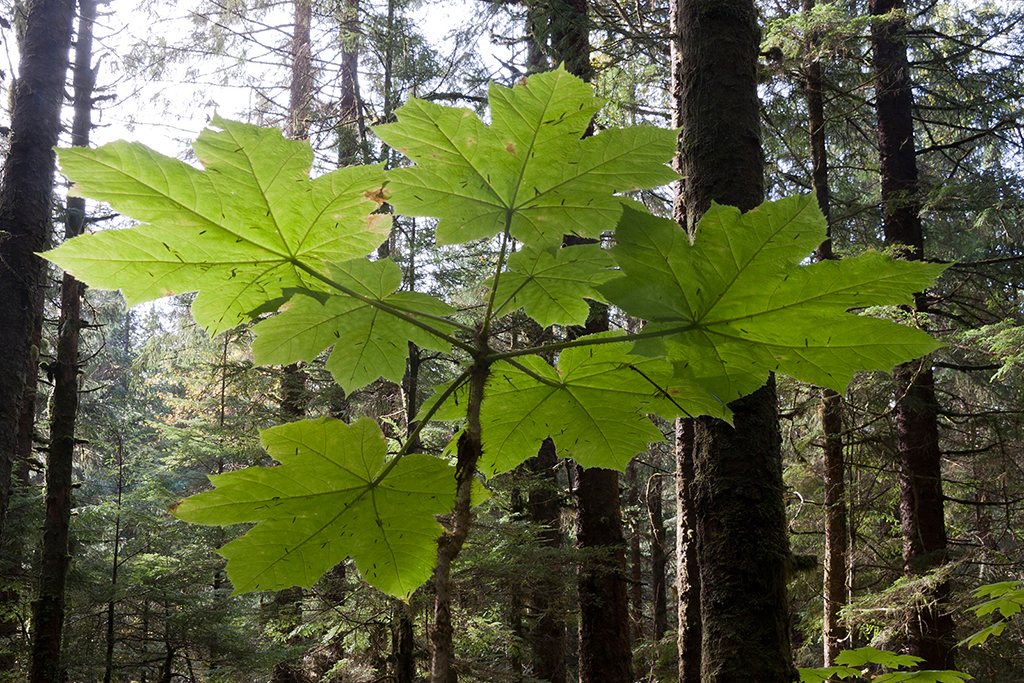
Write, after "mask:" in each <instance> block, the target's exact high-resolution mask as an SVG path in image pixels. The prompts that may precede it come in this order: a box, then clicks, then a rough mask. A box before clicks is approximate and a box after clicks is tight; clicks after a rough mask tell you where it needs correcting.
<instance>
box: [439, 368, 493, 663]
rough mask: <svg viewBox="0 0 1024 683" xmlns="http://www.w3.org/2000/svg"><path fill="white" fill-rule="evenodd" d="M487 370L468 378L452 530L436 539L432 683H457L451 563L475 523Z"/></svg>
mask: <svg viewBox="0 0 1024 683" xmlns="http://www.w3.org/2000/svg"><path fill="white" fill-rule="evenodd" d="M487 375H488V368H487V366H485V365H482V364H480V363H476V364H474V365H473V367H472V369H471V372H470V377H469V404H468V407H467V411H466V414H467V424H466V430H465V431H464V432H463V433H462V436H461V437H459V445H458V455H457V461H456V466H455V485H456V489H455V507H454V508H453V509H452V515H451V524H450V529H449V530H448V531H446V532H445V533H443V534H441V538H439V539H438V540H437V565H436V566H435V567H434V623H432V624H431V625H430V628H429V630H428V635H429V636H430V644H431V660H430V683H455V682H456V681H457V680H458V674H457V673H456V670H455V647H454V644H453V643H452V635H453V633H454V629H453V627H452V611H451V610H452V597H453V593H452V581H451V573H452V562H454V561H455V558H456V557H458V555H459V552H460V551H461V550H462V545H463V543H465V542H466V536H468V535H469V527H470V524H471V522H472V516H471V513H470V508H471V496H472V489H473V475H474V473H475V472H476V464H477V461H478V460H479V459H480V455H481V453H482V452H483V446H482V442H481V432H480V406H481V405H482V404H483V399H484V385H485V384H486V383H487Z"/></svg>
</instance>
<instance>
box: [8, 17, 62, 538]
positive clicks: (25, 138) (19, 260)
mask: <svg viewBox="0 0 1024 683" xmlns="http://www.w3.org/2000/svg"><path fill="white" fill-rule="evenodd" d="M26 9H27V12H26V20H25V34H24V39H23V41H22V50H21V62H20V75H19V77H18V80H17V81H16V82H15V85H14V89H13V94H12V106H11V109H12V114H11V147H10V150H9V151H8V154H7V160H6V163H5V164H4V169H3V180H2V183H0V291H2V292H3V293H4V296H3V303H2V305H0V348H2V349H3V350H4V353H3V359H2V360H0V538H2V537H3V530H4V523H5V522H6V519H7V507H8V504H9V502H10V493H11V471H12V467H13V462H14V455H15V453H16V452H17V449H18V440H19V434H20V431H21V419H22V407H23V405H24V402H25V388H26V383H27V381H28V377H27V373H28V371H29V368H30V366H32V367H34V360H35V359H38V357H39V347H38V345H36V346H35V348H34V349H33V345H32V339H33V336H34V334H35V330H36V329H37V328H38V327H39V326H40V324H41V317H40V316H41V312H42V311H41V308H40V307H39V306H38V298H37V297H38V294H39V292H40V288H41V287H42V281H43V276H44V273H45V268H44V265H43V260H42V259H40V258H39V257H38V256H36V255H35V252H38V251H43V250H44V249H45V248H46V245H47V241H48V237H49V224H50V204H51V200H52V197H53V171H54V161H55V159H54V152H53V147H54V145H56V144H57V136H58V134H59V133H60V113H61V108H62V106H63V104H64V79H65V78H66V76H67V71H68V51H69V49H70V47H71V25H72V21H73V19H74V16H75V3H74V0H34V1H32V2H29V3H27V8H26Z"/></svg>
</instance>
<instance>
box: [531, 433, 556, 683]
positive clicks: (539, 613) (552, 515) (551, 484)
mask: <svg viewBox="0 0 1024 683" xmlns="http://www.w3.org/2000/svg"><path fill="white" fill-rule="evenodd" d="M526 466H527V468H528V469H529V470H530V471H531V472H533V473H534V475H535V476H536V477H537V479H538V481H537V485H536V486H535V487H534V488H533V489H532V490H531V491H530V495H529V497H528V499H527V503H526V509H527V511H528V513H529V515H530V520H531V521H532V522H533V523H534V524H536V525H538V526H539V527H540V528H541V532H540V541H541V543H542V544H543V545H544V546H546V547H548V548H561V547H562V527H561V523H562V519H561V517H562V515H561V512H562V505H561V501H560V495H559V494H560V492H559V487H558V478H557V476H556V475H555V468H557V467H558V455H557V453H556V451H555V442H554V441H552V440H551V439H545V440H544V443H543V444H541V447H540V451H539V452H538V453H537V455H536V456H534V457H532V458H530V459H529V460H527V461H526ZM564 590H565V586H564V585H563V584H562V582H561V581H560V580H559V579H558V578H557V577H556V576H552V575H546V576H543V577H541V578H540V579H539V580H538V581H537V582H536V583H534V585H533V587H532V590H531V591H530V597H529V609H530V613H531V615H532V617H533V624H532V627H531V628H530V632H529V635H528V636H527V637H528V639H529V644H530V653H531V659H532V661H533V675H534V676H535V677H536V678H539V679H540V680H542V681H549V682H550V683H565V681H566V662H565V620H564V619H563V617H562V615H561V613H560V611H559V610H558V608H557V605H558V600H557V596H558V595H559V594H560V593H561V592H562V591H564Z"/></svg>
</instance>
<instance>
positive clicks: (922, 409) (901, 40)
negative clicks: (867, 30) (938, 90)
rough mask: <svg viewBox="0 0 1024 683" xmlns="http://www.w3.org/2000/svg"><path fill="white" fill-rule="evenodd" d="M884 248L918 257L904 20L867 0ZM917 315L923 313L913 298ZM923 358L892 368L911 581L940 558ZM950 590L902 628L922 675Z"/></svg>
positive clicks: (938, 643) (948, 651)
mask: <svg viewBox="0 0 1024 683" xmlns="http://www.w3.org/2000/svg"><path fill="white" fill-rule="evenodd" d="M870 9H871V15H872V16H873V17H874V21H873V23H872V28H871V46H872V53H873V55H874V69H875V96H876V105H875V106H876V110H877V115H878V151H879V158H880V164H879V167H880V171H881V180H882V211H883V221H884V222H883V230H884V232H885V243H886V245H888V246H891V247H897V248H899V249H900V255H901V256H902V257H903V258H906V259H908V260H913V261H917V260H921V259H922V258H924V231H923V229H922V225H921V199H920V194H919V188H918V177H917V155H916V152H915V146H914V123H913V116H912V108H913V95H912V92H911V86H910V65H909V62H908V60H907V41H906V35H907V28H908V27H907V16H906V4H905V2H904V1H903V0H871V7H870ZM916 309H917V312H918V313H927V306H926V305H925V303H924V297H922V296H918V297H917V305H916ZM930 362H931V361H930V358H927V357H926V358H924V359H922V360H921V361H915V362H911V363H904V364H902V365H900V366H898V367H897V368H896V370H895V371H894V377H895V380H896V416H895V419H896V451H897V458H898V460H899V466H900V475H899V489H900V526H901V528H902V533H903V565H904V566H903V570H904V573H905V574H906V575H907V576H910V577H915V576H920V575H922V574H925V573H927V572H928V571H929V570H932V569H934V568H936V567H938V566H940V565H941V564H942V563H943V562H944V561H945V556H946V524H945V515H944V510H943V495H942V452H941V450H940V448H939V430H938V411H939V405H938V399H937V398H936V395H935V378H934V376H933V374H932V368H931V365H930ZM949 595H950V586H949V582H948V581H940V582H938V583H937V584H936V585H935V586H934V587H933V588H931V589H930V590H927V591H926V592H925V593H924V594H923V595H921V596H920V597H919V601H918V604H917V606H916V607H915V609H914V610H913V612H912V613H911V615H910V621H909V623H908V631H909V642H908V650H909V652H910V654H913V655H916V656H918V657H922V658H923V659H924V661H923V662H922V663H921V668H923V669H950V668H952V667H953V643H954V640H953V637H952V636H953V619H952V615H951V613H950V611H949V609H950V608H949Z"/></svg>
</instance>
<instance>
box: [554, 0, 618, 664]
mask: <svg viewBox="0 0 1024 683" xmlns="http://www.w3.org/2000/svg"><path fill="white" fill-rule="evenodd" d="M587 12H588V5H587V0H568V2H566V3H565V4H563V5H559V6H558V7H557V9H555V10H554V11H552V13H551V15H550V21H549V26H550V30H551V48H552V52H553V54H554V56H555V61H558V62H562V63H563V64H564V65H565V69H566V71H568V72H569V73H571V74H573V75H575V76H577V77H579V78H581V79H583V80H584V81H586V82H588V83H589V82H590V81H591V80H592V79H593V76H594V70H593V67H592V66H591V64H590V24H589V20H588V18H587ZM592 128H593V126H591V127H590V128H588V130H587V131H586V132H585V133H584V137H585V136H587V135H590V134H591V132H592V130H591V129H592ZM587 241H593V240H582V239H580V238H578V237H576V236H573V235H565V237H564V240H563V243H564V245H565V246H570V245H573V244H583V243H585V242H587ZM607 329H608V310H607V308H606V307H603V306H596V305H592V306H591V312H590V320H589V321H588V323H587V325H586V327H585V328H584V329H582V330H574V331H571V332H570V335H569V336H582V335H584V334H595V333H597V332H603V331H606V330H607ZM575 470H576V482H577V495H576V506H577V525H578V526H577V532H576V538H577V542H578V544H579V546H580V547H581V548H586V549H589V550H591V551H599V553H600V554H602V555H603V557H604V558H605V559H604V560H603V561H602V562H600V563H591V564H590V565H589V566H588V565H586V564H585V565H583V566H581V567H580V569H579V575H578V587H579V595H580V646H579V676H580V683H632V681H633V674H632V668H633V661H632V652H631V650H630V641H629V597H628V594H627V580H628V579H627V574H626V543H625V539H624V538H623V535H622V511H621V509H620V505H619V473H618V472H616V471H614V470H605V469H598V468H592V469H589V470H584V469H583V468H581V467H579V466H575Z"/></svg>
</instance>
